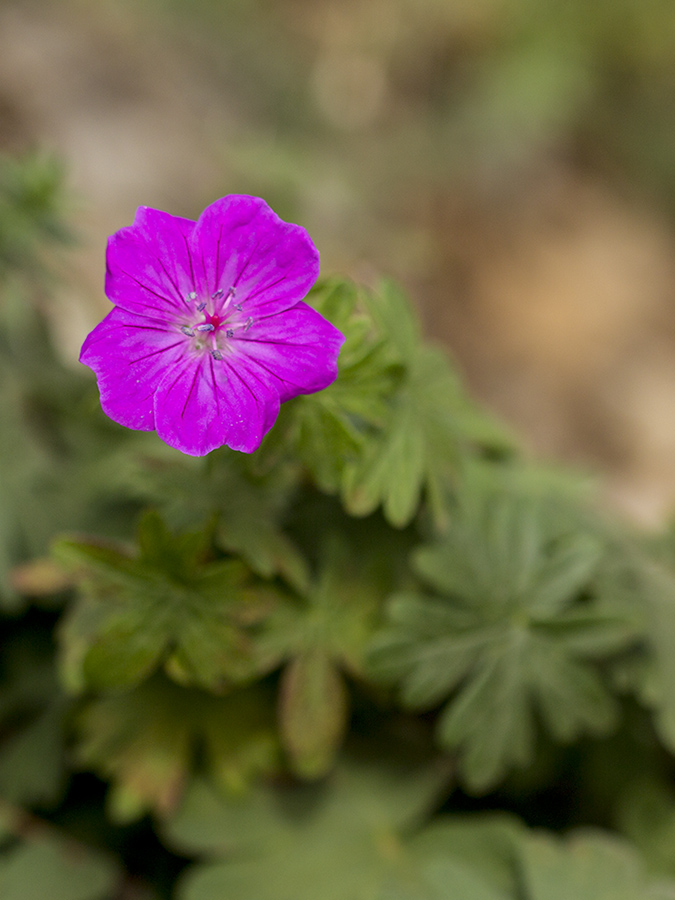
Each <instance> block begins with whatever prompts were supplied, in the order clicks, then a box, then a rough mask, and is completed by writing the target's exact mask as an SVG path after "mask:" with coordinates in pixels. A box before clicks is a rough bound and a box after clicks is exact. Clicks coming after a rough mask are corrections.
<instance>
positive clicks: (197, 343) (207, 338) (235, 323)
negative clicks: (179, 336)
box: [180, 288, 253, 359]
mask: <svg viewBox="0 0 675 900" xmlns="http://www.w3.org/2000/svg"><path fill="white" fill-rule="evenodd" d="M224 295H225V292H224V291H223V290H218V291H216V292H215V293H213V294H211V300H212V301H213V302H214V303H213V304H209V305H211V308H212V309H213V306H214V305H216V308H217V309H219V312H210V311H209V310H208V309H207V308H206V307H207V302H206V301H201V302H200V303H198V304H197V305H196V306H195V307H194V312H196V313H201V315H202V316H203V319H201V320H195V318H194V317H190V318H191V321H187V322H185V323H184V324H181V325H180V330H181V331H182V332H183V334H184V335H185V336H186V337H189V338H192V339H193V340H192V341H191V348H192V350H194V351H197V352H208V353H210V354H211V356H213V358H214V359H223V352H224V351H225V350H226V349H227V347H228V344H229V339H230V338H233V337H234V336H235V329H240V330H243V331H248V330H249V328H250V327H251V325H252V324H253V319H252V318H251V317H250V316H249V317H248V318H245V317H244V316H242V315H241V313H242V311H243V310H242V304H241V303H234V304H232V306H231V307H230V308H229V309H226V308H227V307H228V306H229V305H230V302H231V301H232V300H233V299H234V296H235V290H234V288H230V289H229V291H228V292H227V294H226V295H225V299H224V301H223V302H222V303H221V302H220V301H221V300H223V296H224ZM196 299H197V294H196V293H195V292H194V291H192V292H191V293H189V294H188V295H187V297H186V300H187V303H188V305H191V304H192V303H194V301H195V300H196ZM225 326H226V327H225Z"/></svg>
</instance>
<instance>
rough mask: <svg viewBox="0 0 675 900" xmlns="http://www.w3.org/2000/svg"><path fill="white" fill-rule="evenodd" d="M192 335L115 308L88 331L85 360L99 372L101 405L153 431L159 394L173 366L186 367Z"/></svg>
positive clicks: (131, 425)
mask: <svg viewBox="0 0 675 900" xmlns="http://www.w3.org/2000/svg"><path fill="white" fill-rule="evenodd" d="M185 348H186V339H185V337H184V336H183V335H181V334H178V333H176V330H175V329H173V330H172V329H170V328H168V327H166V326H163V325H162V324H161V323H158V322H156V321H153V320H151V319H148V318H147V317H146V316H139V315H136V314H135V313H132V312H128V311H127V310H125V309H120V308H119V307H115V309H113V310H112V312H110V313H108V315H107V316H106V317H105V319H103V321H102V322H100V323H99V324H98V325H97V326H96V328H94V330H93V331H92V332H91V334H89V335H88V337H87V339H86V340H85V342H84V344H83V346H82V351H81V353H80V362H82V363H84V364H85V365H86V366H89V368H90V369H93V371H94V372H95V373H96V380H97V382H98V387H99V391H100V393H101V406H102V407H103V411H104V412H105V414H106V415H107V416H110V418H111V419H113V421H115V422H119V423H120V425H126V427H127V428H137V429H139V430H141V431H152V429H153V428H154V427H155V418H154V407H153V395H154V393H155V391H156V389H157V387H158V385H159V383H160V381H161V380H162V378H164V376H165V374H166V371H167V369H170V370H174V369H175V368H176V367H177V366H178V367H180V365H181V364H183V363H182V361H183V359H184V356H185Z"/></svg>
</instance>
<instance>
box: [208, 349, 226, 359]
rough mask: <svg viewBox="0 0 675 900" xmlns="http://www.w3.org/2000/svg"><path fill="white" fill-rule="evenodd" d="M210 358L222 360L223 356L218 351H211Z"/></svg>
mask: <svg viewBox="0 0 675 900" xmlns="http://www.w3.org/2000/svg"><path fill="white" fill-rule="evenodd" d="M211 356H212V357H213V358H214V359H222V358H223V354H222V353H221V352H220V350H212V351H211Z"/></svg>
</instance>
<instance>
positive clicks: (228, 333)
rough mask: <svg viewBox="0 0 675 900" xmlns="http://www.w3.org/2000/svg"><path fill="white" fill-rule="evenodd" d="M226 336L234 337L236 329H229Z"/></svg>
mask: <svg viewBox="0 0 675 900" xmlns="http://www.w3.org/2000/svg"><path fill="white" fill-rule="evenodd" d="M225 334H226V335H227V337H234V329H233V328H228V329H227V331H226V332H225Z"/></svg>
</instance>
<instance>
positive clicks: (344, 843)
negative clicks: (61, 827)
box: [167, 759, 675, 900]
mask: <svg viewBox="0 0 675 900" xmlns="http://www.w3.org/2000/svg"><path fill="white" fill-rule="evenodd" d="M439 774H440V773H438V772H437V773H435V774H434V773H433V770H431V771H430V770H429V768H428V767H427V768H423V769H417V770H415V769H414V768H413V769H407V770H406V769H405V768H404V767H402V766H400V765H399V766H398V767H396V766H394V767H392V766H391V763H389V765H387V763H386V762H385V761H384V760H382V759H380V760H379V761H378V765H377V766H372V765H370V766H368V765H364V764H363V761H358V762H355V761H354V760H353V759H352V760H351V761H350V762H348V763H345V764H344V765H342V766H341V767H340V768H339V769H338V770H336V772H335V773H334V774H333V776H332V777H331V779H330V781H329V782H328V783H327V784H326V785H323V786H321V787H319V786H305V787H303V788H300V789H298V788H295V789H294V788H289V787H277V788H267V789H261V790H259V791H256V792H255V793H254V794H252V795H251V796H250V797H249V798H247V799H246V800H245V801H239V802H236V801H232V800H229V801H226V800H223V799H221V798H219V797H218V796H217V795H215V794H214V793H213V792H212V791H210V790H209V789H208V788H207V786H206V785H204V784H203V783H196V784H195V785H194V787H193V788H192V789H191V791H190V793H189V794H188V795H187V797H186V799H185V802H184V804H183V806H182V808H181V810H180V811H179V812H178V814H177V815H176V816H175V817H174V818H173V819H172V821H171V822H170V824H169V825H168V828H167V835H168V838H169V840H170V842H171V843H172V845H174V846H176V847H177V848H178V849H180V850H181V852H188V853H198V854H200V855H202V856H203V857H205V861H203V862H201V863H198V864H197V865H196V866H194V867H192V868H191V869H189V870H188V872H187V873H186V875H185V876H184V878H183V879H182V880H181V883H180V885H179V889H178V898H179V900H211V898H213V900H215V898H220V897H225V896H227V897H231V898H232V900H239V898H242V900H243V898H245V897H252V896H254V897H259V898H260V900H267V898H270V900H271V898H275V900H291V898H293V900H314V898H316V897H326V898H328V900H370V898H374V900H457V898H461V900H571V898H574V900H600V898H602V900H656V898H663V900H666V898H668V897H672V896H673V891H674V890H675V882H672V881H670V882H665V881H660V882H659V881H658V880H657V879H655V878H653V877H650V876H649V875H648V873H647V872H646V871H645V868H644V866H643V865H642V864H641V862H640V860H639V858H638V856H637V854H636V853H635V851H634V850H633V849H632V847H631V846H630V845H629V844H627V843H625V842H624V841H622V840H620V839H618V838H615V837H614V838H613V837H609V836H607V835H605V834H602V833H600V832H594V831H590V830H587V831H578V832H576V833H575V834H573V835H572V836H571V837H570V838H568V839H567V840H565V841H562V840H560V839H558V838H555V837H553V836H552V835H550V834H546V833H543V832H537V831H530V830H529V829H527V828H526V827H525V826H524V825H523V824H522V823H521V822H520V821H519V820H518V819H517V818H516V817H513V816H508V815H505V814H494V813H493V814H488V815H485V814H483V815H480V814H477V815H472V816H468V815H449V814H446V815H441V816H438V817H436V818H435V819H433V820H432V822H431V823H430V824H428V825H421V824H420V823H421V821H422V820H423V818H424V814H425V812H426V811H427V810H428V808H429V807H430V805H432V804H433V802H434V798H435V796H436V795H437V792H438V788H439V784H441V783H442V776H441V777H439Z"/></svg>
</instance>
